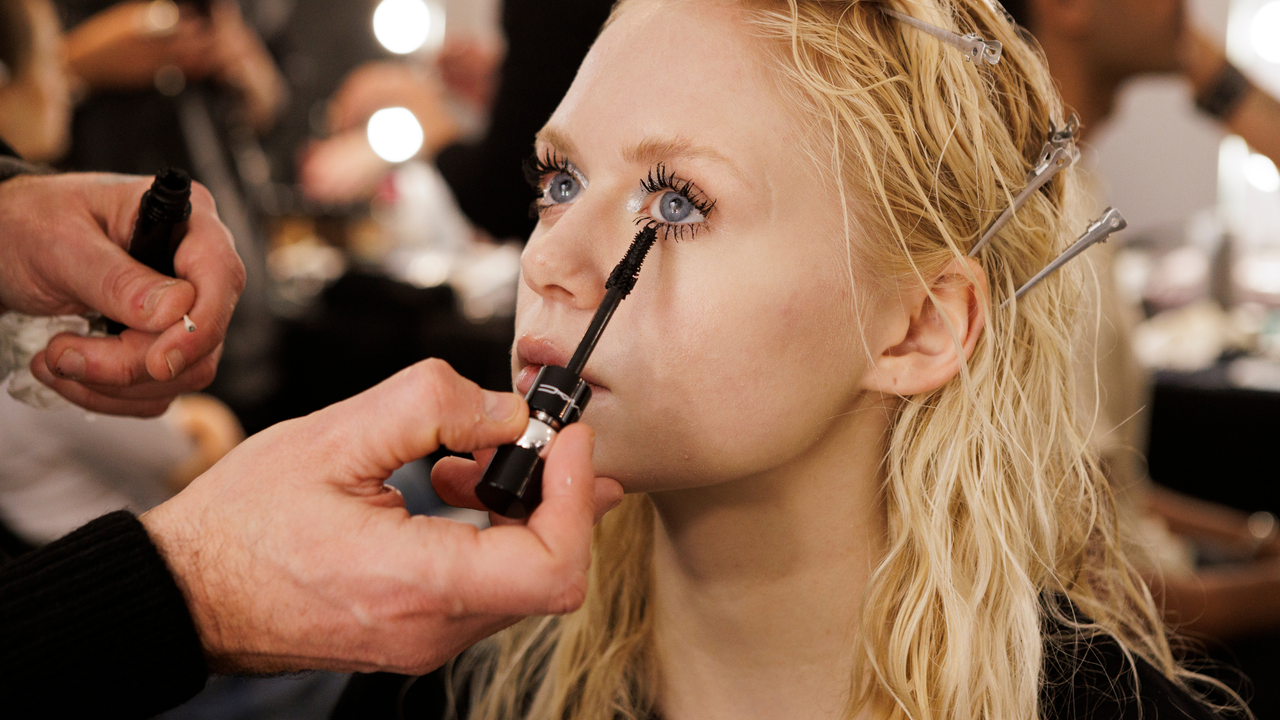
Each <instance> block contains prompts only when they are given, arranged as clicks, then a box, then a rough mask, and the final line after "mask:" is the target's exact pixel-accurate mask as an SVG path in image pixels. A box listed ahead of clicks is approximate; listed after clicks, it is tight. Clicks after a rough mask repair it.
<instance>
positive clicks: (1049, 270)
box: [1000, 207, 1129, 310]
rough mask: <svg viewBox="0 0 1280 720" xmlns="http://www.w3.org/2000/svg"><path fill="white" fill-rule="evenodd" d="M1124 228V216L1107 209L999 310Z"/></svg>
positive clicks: (1126, 222)
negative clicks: (1076, 257)
mask: <svg viewBox="0 0 1280 720" xmlns="http://www.w3.org/2000/svg"><path fill="white" fill-rule="evenodd" d="M1126 227H1129V222H1128V221H1127V220H1125V219H1124V216H1123V215H1121V214H1120V211H1119V210H1117V209H1115V208H1113V207H1111V208H1107V211H1106V212H1104V213H1102V217H1100V218H1098V219H1097V220H1095V221H1094V222H1093V224H1092V225H1090V226H1089V229H1088V230H1085V231H1084V234H1083V235H1081V236H1080V239H1079V240H1076V241H1075V242H1074V243H1072V245H1071V247H1069V248H1067V249H1066V250H1065V251H1064V252H1063V253H1062V254H1061V255H1059V256H1058V257H1057V258H1055V259H1054V261H1053V262H1051V263H1049V264H1048V265H1045V266H1044V269H1043V270H1041V271H1040V272H1038V273H1036V276H1035V277H1033V278H1031V279H1030V280H1028V281H1026V282H1025V283H1023V285H1022V287H1020V288H1018V291H1017V292H1015V293H1014V294H1013V297H1012V298H1010V299H1008V300H1005V301H1004V302H1002V303H1000V309H1002V310H1003V309H1004V306H1006V305H1008V304H1009V303H1010V302H1013V300H1014V299H1018V298H1021V297H1022V296H1023V295H1026V294H1027V291H1028V290H1030V289H1031V288H1033V287H1035V286H1036V285H1037V284H1038V283H1039V282H1040V281H1041V280H1044V279H1045V278H1047V277H1049V276H1050V275H1052V274H1053V273H1055V272H1056V271H1057V270H1058V268H1060V267H1062V266H1063V265H1066V264H1067V263H1068V262H1071V260H1072V258H1074V257H1075V256H1077V255H1079V254H1080V253H1082V252H1084V251H1085V250H1087V249H1089V247H1090V246H1092V245H1096V244H1098V243H1100V242H1106V241H1107V238H1109V237H1111V233H1115V232H1120V231H1121V230H1123V229H1125V228H1126Z"/></svg>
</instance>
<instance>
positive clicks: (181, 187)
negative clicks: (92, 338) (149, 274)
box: [107, 168, 191, 335]
mask: <svg viewBox="0 0 1280 720" xmlns="http://www.w3.org/2000/svg"><path fill="white" fill-rule="evenodd" d="M190 218H191V176H189V175H187V173H186V172H184V171H182V170H178V169H175V168H166V169H165V170H162V171H160V173H159V174H158V175H156V179H155V181H154V182H152V183H151V189H150V190H147V191H146V192H145V193H143V194H142V202H141V203H140V204H139V206H138V219H137V220H136V221H134V224H133V236H132V237H131V238H130V239H129V256H130V257H132V258H133V259H134V260H137V261H138V262H140V263H142V264H143V265H146V266H147V267H149V268H151V269H152V270H155V271H156V272H158V273H160V274H161V275H168V276H169V277H174V276H175V272H174V269H173V256H174V254H176V253H177V252H178V246H179V245H181V244H182V239H183V238H185V237H186V236H187V221H188V220H189V219H190ZM125 329H126V326H125V325H124V324H123V323H119V322H116V321H115V320H108V321H107V332H108V333H110V334H112V335H119V334H120V333H121V332H122V331H124V330H125Z"/></svg>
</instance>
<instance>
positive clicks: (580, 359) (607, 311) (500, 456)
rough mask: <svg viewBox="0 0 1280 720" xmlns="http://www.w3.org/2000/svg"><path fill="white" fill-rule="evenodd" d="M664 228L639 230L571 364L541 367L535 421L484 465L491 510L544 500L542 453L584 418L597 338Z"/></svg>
mask: <svg viewBox="0 0 1280 720" xmlns="http://www.w3.org/2000/svg"><path fill="white" fill-rule="evenodd" d="M657 237H658V233H657V230H655V229H654V227H653V226H651V225H650V226H647V227H645V228H644V229H642V230H641V231H640V232H639V233H637V234H636V238H635V240H633V241H632V242H631V247H629V248H627V254H626V255H625V256H624V257H623V258H622V260H621V261H620V262H619V263H618V264H617V266H616V267H614V268H613V272H611V273H609V279H608V280H607V281H605V284H604V286H605V294H604V299H603V300H601V301H600V307H598V308H596V314H595V316H594V317H592V318H591V324H590V325H589V326H588V327H587V333H586V335H584V336H583V337H582V342H580V343H578V349H577V350H576V351H574V353H573V358H572V359H571V360H569V365H568V367H559V366H556V365H546V366H544V367H543V368H542V369H541V370H539V371H538V376H537V377H536V378H534V380H533V387H531V388H529V393H528V394H527V395H525V398H524V399H525V402H527V403H529V424H528V426H526V427H525V430H524V435H521V436H520V439H519V440H516V441H515V443H514V444H512V445H503V446H502V447H500V448H498V451H497V452H496V453H494V456H493V459H491V460H490V461H489V466H488V467H486V468H485V469H484V475H483V476H482V477H481V478H480V484H479V485H476V497H478V498H480V502H482V503H484V504H485V507H487V508H489V509H490V510H492V511H494V512H496V513H498V514H499V515H502V516H504V517H509V518H516V519H520V518H526V517H529V515H530V514H531V513H533V511H534V509H535V508H537V507H538V504H539V503H541V502H542V467H543V460H542V452H543V450H544V449H546V447H547V446H549V445H550V444H551V441H552V440H554V439H555V437H556V435H557V434H558V433H559V432H560V431H561V430H562V429H564V427H565V426H566V425H569V424H571V423H575V422H577V421H578V418H580V417H582V411H583V410H586V409H587V403H588V402H590V401H591V386H590V385H588V384H587V382H586V381H585V380H583V379H582V377H581V375H582V370H583V368H585V367H586V365H587V360H588V359H590V357H591V353H592V351H594V350H595V349H596V343H598V342H599V341H600V336H601V335H602V334H603V333H604V329H605V326H607V325H608V324H609V320H611V319H612V318H613V313H614V311H615V310H617V309H618V305H619V304H620V303H621V302H622V300H623V299H624V298H626V297H627V295H629V294H631V290H632V289H633V288H635V286H636V279H637V278H639V277H640V266H641V265H642V264H643V263H644V258H645V256H646V255H648V253H649V248H651V247H653V243H654V241H655V240H656V239H657Z"/></svg>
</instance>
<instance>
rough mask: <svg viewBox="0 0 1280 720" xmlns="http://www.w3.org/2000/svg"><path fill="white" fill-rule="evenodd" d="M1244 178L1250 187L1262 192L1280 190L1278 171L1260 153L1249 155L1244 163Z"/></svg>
mask: <svg viewBox="0 0 1280 720" xmlns="http://www.w3.org/2000/svg"><path fill="white" fill-rule="evenodd" d="M1244 176H1245V177H1246V178H1247V179H1248V180H1249V184H1250V185H1252V186H1254V187H1256V188H1258V189H1259V190H1261V191H1262V192H1275V191H1277V190H1280V171H1278V170H1276V165H1275V163H1273V162H1271V159H1270V158H1268V157H1267V156H1266V155H1263V154H1261V153H1251V154H1250V155H1249V158H1248V159H1247V160H1245V161H1244Z"/></svg>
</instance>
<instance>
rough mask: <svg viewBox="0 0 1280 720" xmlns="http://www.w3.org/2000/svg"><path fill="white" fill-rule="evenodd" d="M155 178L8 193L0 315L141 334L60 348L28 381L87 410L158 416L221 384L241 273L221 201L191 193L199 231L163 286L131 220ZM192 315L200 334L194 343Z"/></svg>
mask: <svg viewBox="0 0 1280 720" xmlns="http://www.w3.org/2000/svg"><path fill="white" fill-rule="evenodd" d="M150 186H151V178H140V177H133V176H126V175H106V174H66V175H27V176H20V177H16V178H13V179H11V180H8V181H6V182H3V183H0V310H4V309H8V310H16V311H18V312H22V313H26V314H28V315H65V314H73V313H83V312H86V311H89V310H94V311H97V312H100V313H102V314H103V315H106V316H107V317H109V318H112V319H115V320H119V321H120V322H122V323H124V324H125V325H128V326H129V327H130V328H136V329H133V330H125V331H124V332H123V333H121V334H120V335H119V336H118V337H106V338H83V337H77V336H75V335H70V334H65V333H64V334H62V335H59V336H57V337H55V338H54V339H53V340H52V341H51V342H50V343H49V346H48V348H46V350H45V351H44V352H42V353H39V354H37V355H36V356H35V357H34V358H32V360H31V371H32V373H33V374H35V376H36V378H38V379H39V380H40V381H41V382H43V383H44V384H46V385H48V386H50V387H52V388H53V389H54V390H56V391H57V392H58V393H60V394H61V395H62V396H63V397H66V398H67V399H68V400H70V401H72V402H74V403H76V404H77V405H80V406H82V407H84V408H87V409H89V410H94V411H97V412H104V413H111V414H114V415H139V416H144V417H146V416H153V415H159V414H160V413H162V412H164V410H165V408H167V407H168V406H169V403H170V402H171V401H172V400H173V399H174V398H175V397H177V396H178V395H182V394H184V393H188V392H191V391H193V390H198V389H200V388H203V387H205V386H206V385H208V384H209V383H210V382H212V381H213V377H214V374H215V372H216V369H217V363H218V358H219V357H220V356H221V354H222V340H223V336H224V335H225V334H226V329H227V323H228V322H230V320H231V311H232V310H233V309H234V308H235V304H236V301H237V300H238V299H239V297H240V292H241V290H242V289H243V288H244V265H243V264H242V263H241V262H240V258H239V256H237V255H236V252H235V247H234V244H233V242H232V240H231V235H230V234H229V233H228V232H227V229H226V228H225V227H224V226H223V225H222V223H221V222H220V221H219V220H218V215H217V212H216V211H215V210H214V206H213V198H212V197H210V196H209V193H208V191H206V190H205V189H204V188H203V187H202V186H200V185H193V186H192V191H191V207H192V211H191V220H190V230H189V232H188V233H187V237H186V239H185V240H183V242H182V245H181V246H179V248H178V253H177V255H176V256H175V257H174V267H175V268H176V270H177V274H178V278H179V279H176V280H175V279H174V278H170V277H165V276H164V275H161V274H159V273H157V272H155V271H153V270H151V269H149V268H147V267H145V266H144V265H142V264H140V263H138V262H136V261H135V260H133V258H131V257H129V255H128V253H126V252H125V250H124V249H123V248H124V246H127V245H128V243H129V238H130V236H131V235H132V231H133V221H134V218H135V217H136V216H137V214H138V203H139V201H140V200H141V198H142V194H143V193H144V192H145V191H146V190H147V188H149V187H150ZM183 314H189V315H190V317H191V320H192V321H193V322H194V323H195V324H196V331H195V332H193V333H188V332H187V331H186V329H185V328H184V327H183V323H182V316H183Z"/></svg>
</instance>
